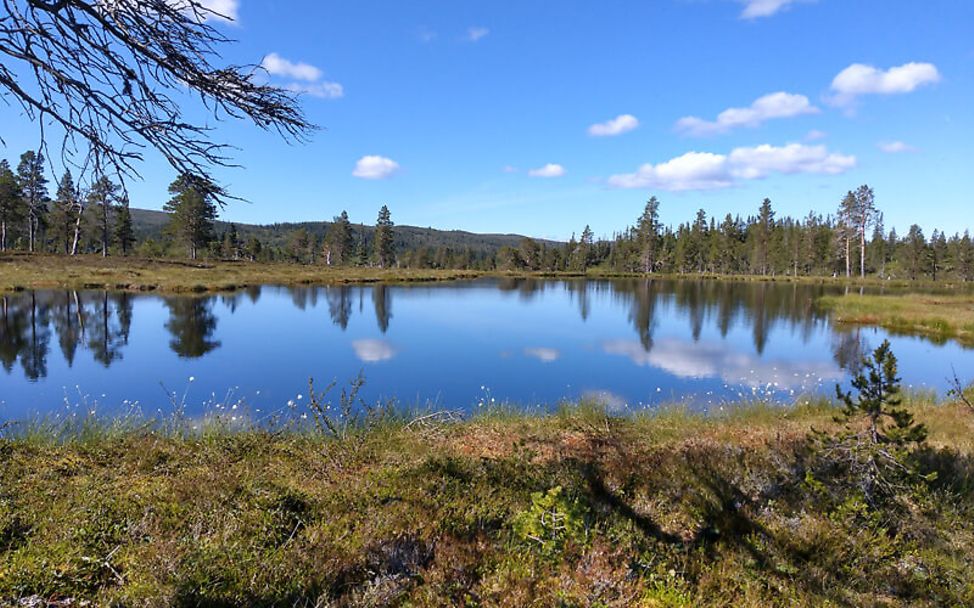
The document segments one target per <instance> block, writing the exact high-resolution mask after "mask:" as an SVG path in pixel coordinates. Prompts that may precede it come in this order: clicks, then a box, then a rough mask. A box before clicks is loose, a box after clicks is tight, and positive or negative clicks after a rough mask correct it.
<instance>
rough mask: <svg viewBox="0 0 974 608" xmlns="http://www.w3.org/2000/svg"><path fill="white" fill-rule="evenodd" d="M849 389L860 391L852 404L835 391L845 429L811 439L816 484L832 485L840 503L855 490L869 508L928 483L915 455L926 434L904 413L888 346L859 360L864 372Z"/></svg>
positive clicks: (847, 395)
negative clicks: (816, 450) (829, 482)
mask: <svg viewBox="0 0 974 608" xmlns="http://www.w3.org/2000/svg"><path fill="white" fill-rule="evenodd" d="M852 386H853V388H855V389H856V390H857V391H858V394H857V396H856V397H855V398H854V397H853V396H852V393H851V392H844V391H842V390H841V388H839V387H838V386H837V387H836V394H837V395H838V398H839V400H840V402H841V403H842V404H843V409H842V416H841V417H840V418H839V419H838V421H841V422H843V423H844V429H843V430H842V431H840V432H838V433H836V434H829V433H824V432H815V433H813V438H814V440H815V443H816V444H817V447H818V453H817V457H818V462H817V468H818V470H819V472H820V473H821V475H820V476H819V481H820V482H821V481H822V480H828V481H832V482H834V485H835V487H836V490H837V496H839V497H847V496H848V495H849V491H850V490H854V491H855V492H856V493H859V494H861V496H862V497H863V500H865V502H866V503H867V504H868V505H870V506H872V507H876V506H879V505H881V504H883V503H884V502H888V501H891V500H893V501H895V500H898V498H899V497H901V496H903V495H906V496H909V495H910V494H911V492H912V488H913V485H914V484H916V483H917V482H922V481H932V480H933V478H934V477H935V476H934V475H922V474H921V472H920V471H919V470H918V468H917V466H916V462H915V458H914V451H915V449H916V448H917V447H919V446H922V445H923V443H924V441H925V440H926V438H927V429H926V427H925V426H924V425H923V424H921V423H918V422H916V420H915V419H914V417H913V414H912V413H911V412H910V411H909V410H908V409H907V408H906V407H903V402H902V397H901V390H900V378H899V377H898V376H897V360H896V356H895V355H894V354H893V352H892V350H891V347H890V344H889V341H884V342H883V344H882V345H880V346H879V347H878V348H877V349H876V350H875V351H874V352H873V354H872V356H869V357H864V358H863V361H862V371H861V372H860V373H858V374H857V375H856V376H855V377H854V378H853V380H852ZM806 485H807V486H810V487H812V488H813V489H815V490H817V491H818V493H820V494H821V493H822V490H823V488H824V482H823V484H822V485H820V484H816V483H813V482H812V481H811V477H810V476H806Z"/></svg>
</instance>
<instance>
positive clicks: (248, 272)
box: [0, 253, 960, 293]
mask: <svg viewBox="0 0 974 608" xmlns="http://www.w3.org/2000/svg"><path fill="white" fill-rule="evenodd" d="M488 275H490V276H504V277H531V278H584V277H588V278H602V279H609V278H646V277H647V276H648V275H645V274H638V273H635V274H634V273H620V272H614V271H608V270H605V269H601V268H592V269H589V270H588V272H584V273H582V272H500V271H498V272H484V271H476V270H448V269H447V270H443V269H440V270H436V269H407V268H396V269H387V270H384V269H379V268H359V267H343V268H333V267H332V268H330V267H327V266H323V265H302V264H287V263H253V262H245V261H239V262H230V261H199V262H190V261H186V260H174V259H147V258H136V257H110V258H103V257H101V256H90V255H84V256H76V257H67V256H62V255H50V254H34V255H29V254H25V253H3V254H0V293H4V292H10V291H20V290H25V289H111V290H122V291H164V292H170V293H187V292H189V293H192V292H196V293H206V292H223V291H233V290H236V289H240V288H243V287H248V286H254V285H334V284H342V283H370V282H387V283H397V282H398V283H404V282H426V281H450V280H458V279H471V278H476V277H480V276H488ZM652 276H653V278H656V279H660V280H680V279H684V280H685V279H693V280H716V281H721V280H723V281H746V282H785V283H808V284H825V285H877V286H878V285H882V286H884V287H887V288H903V287H907V286H909V287H911V288H913V289H918V288H925V289H930V290H955V289H958V288H959V287H960V285H958V284H952V283H944V282H942V283H935V284H934V283H922V282H921V283H914V282H905V281H895V282H889V281H880V280H879V279H872V278H867V279H865V280H859V279H846V278H832V277H792V276H786V275H779V276H746V275H723V274H682V275H681V274H655V275H652Z"/></svg>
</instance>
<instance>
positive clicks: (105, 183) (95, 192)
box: [88, 175, 119, 257]
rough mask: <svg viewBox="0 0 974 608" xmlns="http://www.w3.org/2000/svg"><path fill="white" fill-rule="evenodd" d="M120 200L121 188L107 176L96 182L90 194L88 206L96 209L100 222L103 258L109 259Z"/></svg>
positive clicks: (99, 229) (99, 233) (99, 230)
mask: <svg viewBox="0 0 974 608" xmlns="http://www.w3.org/2000/svg"><path fill="white" fill-rule="evenodd" d="M118 198H119V187H118V186H117V185H116V184H115V183H114V182H112V180H110V179H109V178H108V177H107V176H105V175H102V176H101V177H99V178H98V179H97V180H95V183H94V184H92V186H91V190H90V191H89V192H88V206H90V207H92V208H94V210H95V214H96V218H97V222H98V235H99V237H100V240H101V255H102V257H108V247H109V245H110V244H111V242H112V220H113V219H114V217H113V216H114V215H115V205H116V204H117V203H118Z"/></svg>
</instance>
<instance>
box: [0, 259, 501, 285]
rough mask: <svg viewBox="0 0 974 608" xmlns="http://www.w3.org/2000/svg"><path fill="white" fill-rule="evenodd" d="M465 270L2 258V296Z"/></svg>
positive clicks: (408, 276) (408, 277)
mask: <svg viewBox="0 0 974 608" xmlns="http://www.w3.org/2000/svg"><path fill="white" fill-rule="evenodd" d="M481 274H482V273H478V272H476V271H466V270H411V269H386V270H383V269H380V268H358V267H347V268H346V267H343V268H336V267H328V266H322V265H302V264H284V263H251V262H244V261H239V262H232V261H230V262H227V261H214V262H188V261H180V260H168V259H146V258H134V257H125V258H102V257H100V256H76V257H66V256H57V255H44V254H37V255H26V254H0V293H3V292H10V291H21V290H26V289H55V288H58V289H109V290H116V291H162V292H167V293H211V292H227V291H236V290H239V289H243V288H245V287H248V286H257V285H340V284H345V283H377V282H382V283H411V282H435V281H453V280H462V279H471V278H476V277H478V276H481Z"/></svg>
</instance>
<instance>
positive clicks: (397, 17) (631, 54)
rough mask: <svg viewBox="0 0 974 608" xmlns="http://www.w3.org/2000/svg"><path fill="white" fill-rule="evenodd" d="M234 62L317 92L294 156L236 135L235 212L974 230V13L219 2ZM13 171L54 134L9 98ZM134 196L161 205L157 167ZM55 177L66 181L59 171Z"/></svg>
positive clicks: (5, 131) (746, 1)
mask: <svg viewBox="0 0 974 608" xmlns="http://www.w3.org/2000/svg"><path fill="white" fill-rule="evenodd" d="M206 2H207V3H209V4H211V5H213V6H214V8H216V9H217V10H219V11H221V12H222V13H223V14H226V15H227V16H229V17H231V18H232V21H223V20H215V21H214V24H215V25H216V26H217V27H219V28H220V29H221V30H223V31H224V32H225V33H227V34H228V35H229V36H231V37H232V38H234V39H235V40H236V41H237V42H236V43H235V44H234V45H232V46H230V47H228V48H227V49H226V50H225V53H224V55H225V57H226V60H227V61H228V62H230V63H254V64H262V65H263V66H264V67H265V68H266V70H267V72H268V77H269V78H270V79H271V81H272V82H274V83H276V84H279V85H280V86H283V87H288V88H290V89H292V90H295V91H301V98H302V104H303V106H304V108H305V110H306V112H307V114H308V116H309V117H310V119H311V120H312V121H313V122H315V123H317V124H319V125H320V126H321V127H322V130H320V131H319V132H317V133H315V134H314V136H313V138H312V140H311V142H309V143H307V144H297V145H296V144H289V143H287V142H284V141H282V140H281V139H280V138H278V137H277V136H276V135H274V134H272V133H267V132H264V131H261V130H260V129H258V128H256V127H254V126H252V125H250V124H247V123H245V122H219V123H215V122H213V120H212V119H211V118H209V119H208V118H206V115H205V114H202V113H201V111H200V109H199V108H195V107H190V108H188V109H187V111H188V112H189V116H192V117H195V118H198V119H204V120H208V123H209V124H212V125H213V126H215V127H216V131H215V132H214V133H215V137H217V138H219V139H221V140H222V141H226V142H229V143H232V144H233V145H234V146H236V147H237V148H238V150H237V151H236V152H235V154H234V160H235V161H236V162H238V163H240V164H241V165H242V166H243V168H239V169H220V170H219V171H217V175H218V177H219V178H220V179H221V180H223V182H224V183H225V184H227V185H228V186H229V187H230V189H231V191H232V192H233V193H234V194H236V195H238V196H241V197H243V198H245V199H247V201H248V202H244V203H231V204H230V205H229V206H228V207H227V208H226V209H224V210H223V211H222V214H221V217H222V219H226V220H228V221H236V222H245V223H273V222H283V221H302V220H330V219H331V218H332V217H333V216H335V215H337V214H338V213H340V212H341V211H342V210H343V209H345V210H347V211H348V212H349V214H350V216H351V218H352V221H353V222H356V223H358V222H365V223H373V222H374V221H375V217H376V214H377V211H378V208H379V207H380V206H381V205H383V204H387V205H388V206H389V208H390V209H391V211H392V216H393V220H394V221H395V222H396V223H398V224H408V225H418V226H432V227H435V228H443V229H462V230H470V231H475V232H504V233H521V234H527V235H531V236H535V237H543V238H555V239H567V238H568V237H569V236H571V235H572V234H573V233H580V232H581V230H582V228H583V227H584V226H585V225H586V224H589V225H591V227H592V229H593V230H594V231H595V233H596V234H597V235H600V236H611V234H612V233H613V231H616V230H621V229H624V228H625V227H626V226H628V225H631V224H632V223H634V221H635V219H636V218H637V217H638V215H639V214H640V213H641V211H642V207H643V205H644V203H645V201H646V199H647V198H648V197H649V196H650V195H655V196H657V197H658V198H659V199H660V200H661V201H662V207H661V216H662V220H663V221H664V222H665V223H669V224H676V223H679V222H682V221H688V220H690V219H692V216H693V215H694V214H695V212H696V210H697V209H700V208H702V209H704V210H706V211H707V212H708V214H710V215H716V216H718V217H720V218H722V217H723V216H724V215H725V214H726V213H733V214H741V215H747V214H750V213H754V212H755V211H756V209H757V208H758V206H759V204H760V202H761V200H762V199H764V198H765V197H768V198H770V199H771V200H772V203H773V205H774V207H775V209H776V210H777V211H778V213H779V215H786V214H787V215H793V216H805V215H806V214H807V213H808V212H809V211H810V210H815V211H817V212H821V213H829V212H832V211H834V209H835V208H837V206H838V203H839V201H840V200H841V198H842V196H843V195H844V193H845V192H846V191H848V190H850V189H854V188H855V187H857V186H859V185H860V184H863V183H866V184H869V185H870V186H872V187H873V188H874V189H875V192H876V200H877V204H878V206H879V207H880V209H881V210H882V211H883V212H884V214H885V217H886V224H887V226H888V227H894V226H895V227H896V228H897V230H898V231H900V233H903V232H905V230H906V229H907V228H908V227H909V225H910V224H912V223H918V224H920V225H921V226H922V227H924V229H925V230H926V231H927V233H928V234H929V232H930V231H932V230H933V229H935V228H939V229H946V230H947V231H948V232H950V233H953V232H954V231H963V230H964V229H965V228H966V227H971V228H974V213H972V210H974V197H972V196H971V185H972V180H974V160H972V156H971V149H972V143H971V142H972V139H974V137H972V136H974V110H972V108H974V2H971V1H970V0H928V1H926V2H917V1H916V0H853V1H850V0H606V1H604V2H593V1H591V0H568V1H562V2H557V3H555V2H551V0H411V1H410V2H401V1H392V0H381V1H380V0H354V1H352V0H347V1H342V2H338V1H334V0H287V1H282V0H206ZM0 137H2V138H3V140H4V141H5V143H6V145H5V146H3V145H0V156H2V157H6V158H8V159H10V160H11V161H14V160H15V159H16V157H17V156H19V154H20V152H21V151H23V150H24V149H28V148H31V147H36V145H37V140H38V129H37V125H32V124H30V123H29V122H28V121H27V119H26V118H25V117H23V116H22V115H21V113H20V112H19V110H18V108H16V107H13V106H6V107H4V106H2V105H0ZM140 169H141V172H142V176H143V179H142V180H141V181H139V182H136V183H131V184H130V185H129V188H130V196H131V200H132V204H133V206H136V207H142V208H149V209H160V208H161V207H162V205H163V203H164V202H165V200H166V198H167V195H166V186H167V185H168V183H169V182H170V181H172V178H173V177H174V175H173V172H172V170H171V169H170V168H169V167H168V166H167V165H166V164H165V162H164V161H162V159H161V158H160V157H159V156H158V155H156V154H149V155H147V156H146V160H145V163H144V164H143V165H142V166H141V167H140ZM55 170H57V169H55Z"/></svg>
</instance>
